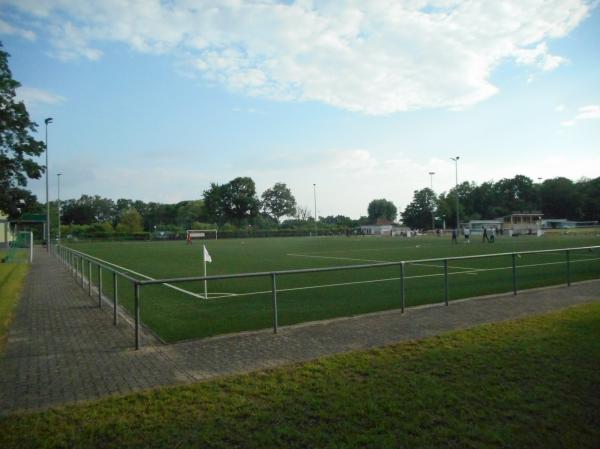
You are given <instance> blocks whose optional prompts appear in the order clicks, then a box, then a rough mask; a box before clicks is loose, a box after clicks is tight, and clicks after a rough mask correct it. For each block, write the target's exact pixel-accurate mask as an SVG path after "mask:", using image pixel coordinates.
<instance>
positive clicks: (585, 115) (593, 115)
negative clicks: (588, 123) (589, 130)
mask: <svg viewBox="0 0 600 449" xmlns="http://www.w3.org/2000/svg"><path fill="white" fill-rule="evenodd" d="M594 119H595V120H598V119H600V105H597V104H591V105H588V106H582V107H580V108H579V109H578V110H577V114H576V115H575V117H574V118H572V119H571V120H564V121H562V122H560V124H561V125H563V126H573V125H574V124H575V123H577V122H578V121H580V120H594Z"/></svg>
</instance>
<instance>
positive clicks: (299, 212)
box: [294, 206, 312, 221]
mask: <svg viewBox="0 0 600 449" xmlns="http://www.w3.org/2000/svg"><path fill="white" fill-rule="evenodd" d="M311 214H312V212H311V211H310V209H309V208H308V207H307V206H296V212H295V213H294V217H295V218H296V219H297V220H300V221H306V220H308V219H309V218H310V216H311Z"/></svg>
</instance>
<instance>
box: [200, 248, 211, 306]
mask: <svg viewBox="0 0 600 449" xmlns="http://www.w3.org/2000/svg"><path fill="white" fill-rule="evenodd" d="M202 247H203V248H204V276H206V262H212V258H211V257H210V254H208V250H207V249H206V245H202ZM204 299H208V282H207V281H206V279H205V280H204Z"/></svg>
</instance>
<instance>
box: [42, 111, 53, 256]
mask: <svg viewBox="0 0 600 449" xmlns="http://www.w3.org/2000/svg"><path fill="white" fill-rule="evenodd" d="M44 123H45V124H46V251H50V198H49V197H48V175H49V172H50V170H48V125H49V124H50V123H52V117H48V118H47V119H46V120H44Z"/></svg>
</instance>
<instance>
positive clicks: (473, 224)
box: [466, 218, 504, 235]
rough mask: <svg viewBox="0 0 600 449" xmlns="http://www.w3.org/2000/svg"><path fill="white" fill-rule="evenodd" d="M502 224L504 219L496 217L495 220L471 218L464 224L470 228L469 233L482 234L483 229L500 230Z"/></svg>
mask: <svg viewBox="0 0 600 449" xmlns="http://www.w3.org/2000/svg"><path fill="white" fill-rule="evenodd" d="M503 225H504V219H502V218H498V219H496V220H471V221H469V224H468V225H467V226H466V227H468V228H469V229H470V230H471V235H478V234H483V229H484V228H485V229H487V230H488V231H489V230H490V229H496V231H497V232H500V231H502V226H503Z"/></svg>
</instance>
